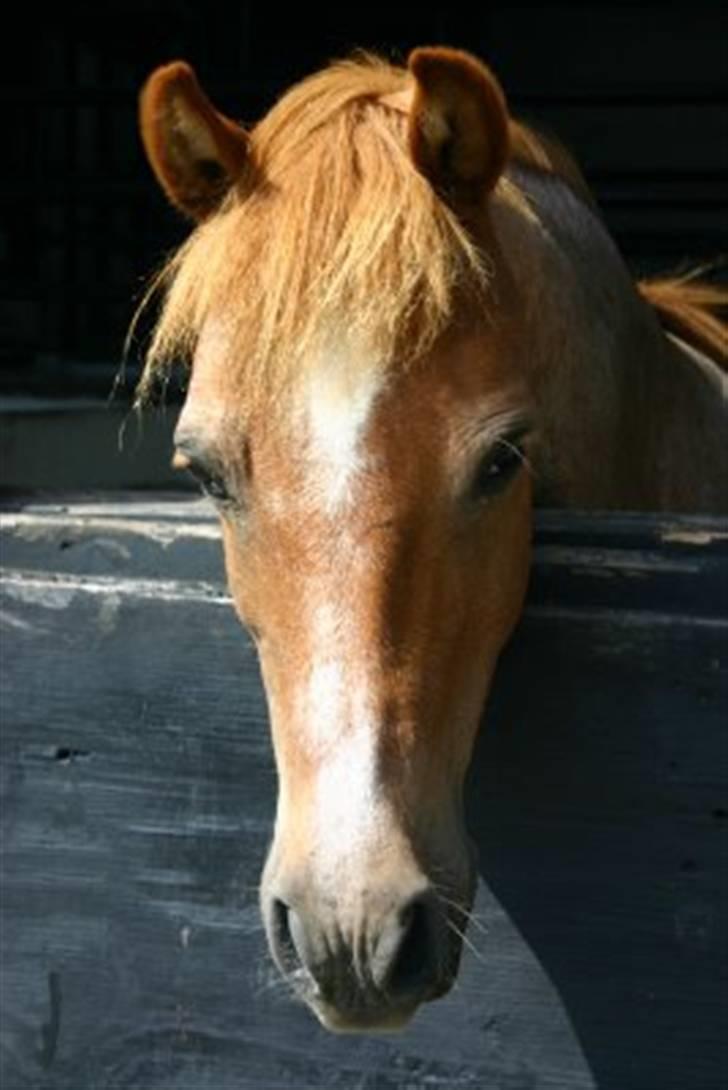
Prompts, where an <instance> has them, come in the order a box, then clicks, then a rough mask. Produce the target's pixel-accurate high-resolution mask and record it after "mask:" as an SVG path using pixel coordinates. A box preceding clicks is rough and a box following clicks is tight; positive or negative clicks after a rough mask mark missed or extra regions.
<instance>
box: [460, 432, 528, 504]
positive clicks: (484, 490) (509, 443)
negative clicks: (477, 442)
mask: <svg viewBox="0 0 728 1090" xmlns="http://www.w3.org/2000/svg"><path fill="white" fill-rule="evenodd" d="M524 439H525V436H524V435H523V434H522V433H521V434H519V435H513V436H511V437H510V438H505V439H499V440H498V442H497V443H496V444H495V446H494V447H493V449H492V450H489V451H488V453H487V455H486V456H485V457H484V458H483V459H482V460H481V462H480V464H479V466H478V468H477V470H476V472H475V476H474V478H473V483H472V486H471V491H472V494H473V495H474V497H475V499H476V500H483V499H489V498H490V497H491V496H495V495H497V494H498V493H499V492H501V491H502V490H503V489H504V488H505V487H506V485H508V484H510V482H511V481H512V480H513V478H514V477H515V476H516V474H517V473H518V471H519V470H520V468H521V467H522V466H523V465H525V464H526V456H525V453H524V449H523V443H524Z"/></svg>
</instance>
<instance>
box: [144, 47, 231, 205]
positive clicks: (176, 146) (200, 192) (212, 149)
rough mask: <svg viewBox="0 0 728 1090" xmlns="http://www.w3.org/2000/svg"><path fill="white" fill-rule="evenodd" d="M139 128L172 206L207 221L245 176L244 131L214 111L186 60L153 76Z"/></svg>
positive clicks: (177, 62) (156, 72)
mask: <svg viewBox="0 0 728 1090" xmlns="http://www.w3.org/2000/svg"><path fill="white" fill-rule="evenodd" d="M139 125H140V128H141V135H142V141H143V142H144V148H145V150H146V153H147V158H148V159H149V163H150V166H151V167H152V170H153V171H154V173H155V174H156V176H157V181H158V182H159V184H160V185H161V187H162V189H163V190H164V191H165V193H166V194H167V196H168V197H169V199H170V200H171V202H172V204H174V205H176V206H177V208H179V209H180V210H181V211H182V212H184V213H185V214H186V215H188V216H190V217H191V218H192V219H194V220H202V219H204V218H205V217H206V216H207V215H209V214H210V212H212V211H213V210H214V209H215V208H216V207H217V205H218V204H219V203H220V201H221V200H222V198H223V196H224V195H225V193H226V192H227V191H228V189H229V188H230V187H231V186H232V185H233V184H234V183H235V181H236V179H237V178H238V177H239V176H240V175H241V174H242V172H243V169H244V166H245V162H246V159H247V154H248V137H247V135H246V133H245V131H244V130H243V129H241V128H240V126H239V125H236V124H235V122H234V121H231V120H230V119H229V118H227V117H225V116H224V115H223V114H221V113H219V112H218V111H217V110H216V109H215V107H214V106H213V105H212V103H211V102H210V100H209V99H208V98H207V96H206V95H205V94H204V92H203V91H202V88H201V87H200V85H199V83H198V82H197V77H196V75H195V73H194V71H193V69H192V68H191V67H190V66H189V65H188V64H185V62H184V61H174V62H173V63H172V64H166V65H164V66H163V67H161V68H157V69H156V70H155V71H154V72H153V73H152V74H151V76H150V77H149V79H148V80H147V82H146V84H145V85H144V88H143V90H142V93H141V97H140V100H139Z"/></svg>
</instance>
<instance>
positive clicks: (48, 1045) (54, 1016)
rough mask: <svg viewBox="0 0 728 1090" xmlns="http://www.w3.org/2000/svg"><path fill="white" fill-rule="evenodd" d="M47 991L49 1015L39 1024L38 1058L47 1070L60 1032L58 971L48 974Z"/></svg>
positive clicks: (59, 978)
mask: <svg viewBox="0 0 728 1090" xmlns="http://www.w3.org/2000/svg"><path fill="white" fill-rule="evenodd" d="M48 992H49V998H50V1008H51V1010H50V1017H49V1018H48V1021H47V1022H44V1023H43V1025H42V1026H41V1034H42V1037H43V1047H42V1049H41V1051H40V1054H39V1056H38V1059H39V1061H40V1065H41V1067H42V1068H43V1069H44V1070H45V1071H47V1070H48V1068H49V1067H50V1066H51V1065H52V1063H53V1061H54V1059H55V1056H56V1051H57V1050H58V1038H59V1036H60V1032H61V977H60V974H59V973H56V972H51V973H49V974H48Z"/></svg>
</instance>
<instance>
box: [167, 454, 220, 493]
mask: <svg viewBox="0 0 728 1090" xmlns="http://www.w3.org/2000/svg"><path fill="white" fill-rule="evenodd" d="M172 464H173V465H174V466H176V468H178V469H186V470H187V472H188V473H189V474H190V476H191V477H193V478H194V479H195V481H197V483H198V485H199V486H200V488H201V489H202V491H203V492H204V493H205V495H206V496H209V497H210V499H211V500H214V501H215V503H228V502H230V501H231V499H232V497H231V495H230V493H229V492H228V489H227V485H226V484H225V481H224V478H223V477H222V475H221V474H220V473H217V472H216V471H215V470H214V469H213V468H212V467H211V466H209V465H206V464H204V463H203V462H200V461H196V460H195V459H193V458H190V457H189V455H187V454H185V453H184V452H183V451H178V453H177V454H175V457H174V459H173V462H172Z"/></svg>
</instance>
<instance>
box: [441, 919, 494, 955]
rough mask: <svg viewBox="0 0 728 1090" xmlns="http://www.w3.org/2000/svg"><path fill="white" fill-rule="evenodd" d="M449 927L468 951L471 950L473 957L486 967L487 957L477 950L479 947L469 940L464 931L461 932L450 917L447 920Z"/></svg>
mask: <svg viewBox="0 0 728 1090" xmlns="http://www.w3.org/2000/svg"><path fill="white" fill-rule="evenodd" d="M447 926H448V927H449V928H450V930H451V931H452V932H454V934H456V935H457V937H458V938H459V939H460V941H461V942H462V944H463V945H464V946H467V948H468V950H470V952H471V953H472V955H473V957H474V958H476V959H477V960H478V961H479V962H480V963H481V964H482V965H485V964H486V961H485V955H484V954H482V953H481V952H480V950H479V949H478V948H477V946H476V945H475V944H474V943H473V942H471V941H470V939H469V938H468V936H467V935H466V934H465V932H464V931H461V930H460V929H459V928H458V927H456V926H455V924H454V923H453V922H452V920H451V919H450V917H449V916H448V918H447Z"/></svg>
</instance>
